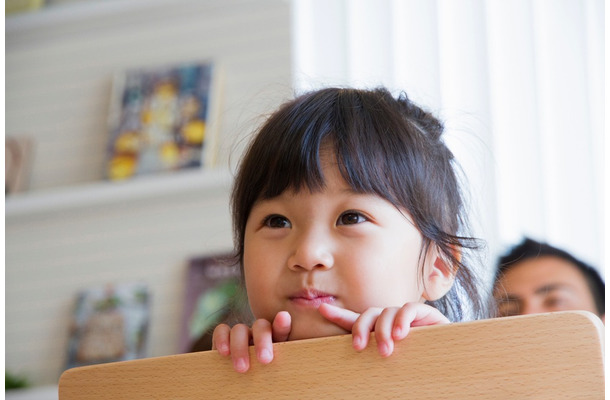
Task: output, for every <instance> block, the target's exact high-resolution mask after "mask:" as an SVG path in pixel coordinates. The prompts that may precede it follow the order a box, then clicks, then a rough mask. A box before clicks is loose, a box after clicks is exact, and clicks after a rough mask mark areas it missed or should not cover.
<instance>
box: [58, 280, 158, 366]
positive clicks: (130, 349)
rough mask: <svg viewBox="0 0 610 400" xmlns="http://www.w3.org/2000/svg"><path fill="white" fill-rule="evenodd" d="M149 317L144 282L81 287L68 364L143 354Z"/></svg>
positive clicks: (81, 363) (74, 316)
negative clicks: (83, 288)
mask: <svg viewBox="0 0 610 400" xmlns="http://www.w3.org/2000/svg"><path fill="white" fill-rule="evenodd" d="M149 319H150V294H149V291H148V288H147V286H146V285H144V284H139V283H138V284H136V283H134V284H120V285H108V286H106V287H96V288H90V289H87V290H83V291H82V292H80V293H79V294H78V296H77V299H76V302H75V307H74V313H73V322H72V325H71V328H70V338H69V342H68V362H67V368H72V367H79V366H83V365H91V364H99V363H105V362H114V361H124V360H133V359H136V358H143V357H146V351H147V349H146V347H147V336H148V326H149Z"/></svg>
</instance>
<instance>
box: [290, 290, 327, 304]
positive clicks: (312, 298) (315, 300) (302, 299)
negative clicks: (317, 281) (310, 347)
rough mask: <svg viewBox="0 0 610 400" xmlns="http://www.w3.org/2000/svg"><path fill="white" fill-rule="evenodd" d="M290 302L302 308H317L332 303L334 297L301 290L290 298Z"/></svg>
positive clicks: (314, 291) (318, 292)
mask: <svg viewBox="0 0 610 400" xmlns="http://www.w3.org/2000/svg"><path fill="white" fill-rule="evenodd" d="M289 298H290V301H292V302H293V303H294V304H296V305H299V306H302V307H312V308H318V307H320V305H321V304H323V303H333V302H334V301H335V296H333V295H332V294H328V293H324V292H320V291H317V290H301V291H299V292H297V293H295V294H293V295H291V296H289Z"/></svg>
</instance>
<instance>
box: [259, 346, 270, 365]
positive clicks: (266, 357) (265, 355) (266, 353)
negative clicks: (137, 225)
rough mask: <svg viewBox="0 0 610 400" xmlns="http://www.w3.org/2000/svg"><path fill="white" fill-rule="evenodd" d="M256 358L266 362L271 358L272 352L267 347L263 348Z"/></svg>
mask: <svg viewBox="0 0 610 400" xmlns="http://www.w3.org/2000/svg"><path fill="white" fill-rule="evenodd" d="M258 359H259V361H261V362H263V363H268V362H271V360H273V354H271V352H270V351H269V350H268V349H263V350H261V352H260V353H259V355H258Z"/></svg>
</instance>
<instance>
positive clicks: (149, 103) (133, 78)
mask: <svg viewBox="0 0 610 400" xmlns="http://www.w3.org/2000/svg"><path fill="white" fill-rule="evenodd" d="M218 86H219V73H218V67H217V66H215V65H214V64H213V63H212V62H203V63H184V64H180V65H171V66H162V67H156V68H152V67H149V68H139V69H130V70H127V71H124V72H121V73H118V74H116V75H115V78H114V83H113V94H112V99H111V105H110V114H109V130H110V140H109V142H108V148H107V162H106V177H107V178H108V179H110V180H122V179H127V178H130V177H134V176H141V175H145V174H151V173H162V172H167V171H176V170H181V169H187V168H202V167H211V166H213V165H214V162H215V157H216V147H217V144H216V140H217V129H216V120H217V118H215V115H216V111H215V110H216V109H217V107H218V104H217V103H218V99H219V96H218V90H219V88H218Z"/></svg>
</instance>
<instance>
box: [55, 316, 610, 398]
mask: <svg viewBox="0 0 610 400" xmlns="http://www.w3.org/2000/svg"><path fill="white" fill-rule="evenodd" d="M603 329H604V328H603V325H602V323H601V321H600V320H599V319H598V318H597V317H596V316H594V315H593V314H591V313H587V312H560V313H551V314H539V315H528V316H520V317H509V318H500V319H491V320H483V321H473V322H465V323H456V324H451V325H444V326H430V327H421V328H413V329H412V331H411V333H410V334H409V336H408V337H407V338H406V339H405V340H403V341H401V342H400V343H397V345H396V348H395V353H394V354H393V355H392V356H390V357H388V358H382V357H380V356H379V355H378V353H377V351H376V347H375V345H374V342H373V343H371V344H372V345H371V344H370V345H369V347H368V348H367V349H366V350H364V351H362V352H360V353H358V352H356V351H354V350H353V348H352V347H351V336H350V335H345V336H334V337H328V338H320V339H309V340H301V341H294V342H286V343H276V344H274V346H275V347H274V350H275V360H274V361H273V362H272V363H271V364H269V365H260V364H258V363H257V362H253V363H252V367H251V369H250V371H248V373H246V374H238V373H236V372H234V371H233V369H232V365H231V362H230V360H229V359H226V358H223V357H221V356H220V355H219V354H218V353H217V352H216V351H209V352H200V353H190V354H181V355H175V356H166V357H157V358H149V359H143V360H134V361H126V362H121V363H111V364H102V365H97V366H89V367H81V368H75V369H71V370H68V371H66V372H64V374H63V375H62V377H61V379H60V382H59V398H60V400H76V399H78V400H100V399H131V400H139V399H237V398H239V399H316V400H319V399H320V398H332V399H336V398H350V399H384V398H386V399H390V398H414V399H415V398H416V399H460V398H463V399H474V398H476V399H482V398H493V399H523V398H535V399H566V398H569V399H573V398H583V399H585V398H586V399H601V398H603V396H604V365H603V349H602V347H603ZM250 354H251V357H253V348H251V349H250Z"/></svg>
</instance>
